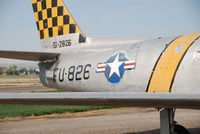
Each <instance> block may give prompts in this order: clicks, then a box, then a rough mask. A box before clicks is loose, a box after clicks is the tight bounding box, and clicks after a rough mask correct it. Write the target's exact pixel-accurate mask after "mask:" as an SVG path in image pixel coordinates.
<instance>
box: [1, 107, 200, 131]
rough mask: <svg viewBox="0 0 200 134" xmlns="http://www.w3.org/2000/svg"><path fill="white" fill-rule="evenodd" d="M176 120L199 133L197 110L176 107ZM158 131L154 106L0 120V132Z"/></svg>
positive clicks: (156, 113)
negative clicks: (150, 107) (149, 107)
mask: <svg viewBox="0 0 200 134" xmlns="http://www.w3.org/2000/svg"><path fill="white" fill-rule="evenodd" d="M176 120H177V121H178V122H179V123H180V124H182V125H184V126H185V127H187V128H188V130H189V131H190V132H191V134H200V112H199V111H198V110H182V109H181V110H177V112H176ZM47 133H48V134H75V133H78V134H158V133H159V113H158V112H157V111H155V110H154V109H140V108H122V109H112V110H100V111H90V112H84V113H76V114H74V115H73V114H71V115H68V114H66V115H65V114H62V115H52V116H42V117H32V118H31V117H29V118H28V117H27V118H23V119H21V118H18V119H17V118H16V119H7V120H1V121H0V134H47Z"/></svg>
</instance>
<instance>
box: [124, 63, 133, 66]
mask: <svg viewBox="0 0 200 134" xmlns="http://www.w3.org/2000/svg"><path fill="white" fill-rule="evenodd" d="M131 65H135V63H126V64H125V66H131Z"/></svg>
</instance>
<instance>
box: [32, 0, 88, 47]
mask: <svg viewBox="0 0 200 134" xmlns="http://www.w3.org/2000/svg"><path fill="white" fill-rule="evenodd" d="M31 1H32V6H33V11H34V15H35V20H36V25H37V29H38V33H39V37H40V39H41V40H42V39H47V38H51V37H56V36H59V35H67V34H75V33H76V34H80V35H79V43H82V42H85V40H86V37H85V35H84V34H83V33H82V31H81V30H80V28H79V26H78V25H77V23H76V22H75V20H74V18H73V17H72V16H71V14H70V12H69V11H68V10H67V8H66V6H65V5H64V3H63V1H62V0H31Z"/></svg>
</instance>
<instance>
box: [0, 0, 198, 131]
mask: <svg viewBox="0 0 200 134" xmlns="http://www.w3.org/2000/svg"><path fill="white" fill-rule="evenodd" d="M32 7H33V12H34V16H35V21H36V26H37V30H38V33H39V38H40V41H41V45H42V52H25V51H21V52H20V51H3V50H1V51H0V57H1V58H12V59H21V60H30V61H39V64H38V66H39V69H40V74H39V76H40V81H41V82H42V84H43V85H44V86H47V87H50V88H57V89H64V90H68V91H76V92H68V93H1V94H0V103H1V104H60V105H68V104H70V105H106V106H137V107H154V108H157V109H159V110H160V117H161V119H160V125H161V134H173V133H174V132H176V133H178V134H188V133H189V132H188V131H187V130H186V129H185V128H184V127H183V126H181V125H178V124H176V123H175V121H174V115H175V109H176V108H195V109H198V108H200V82H199V79H200V39H199V37H200V33H192V34H185V35H179V36H176V37H170V38H157V39H152V40H146V41H135V40H102V39H93V38H90V37H87V36H86V35H85V34H84V33H83V32H82V31H81V29H80V28H79V26H78V25H77V23H76V21H75V20H74V18H73V17H72V15H71V14H70V12H69V11H68V9H67V8H66V6H65V5H64V3H63V1H62V0H32Z"/></svg>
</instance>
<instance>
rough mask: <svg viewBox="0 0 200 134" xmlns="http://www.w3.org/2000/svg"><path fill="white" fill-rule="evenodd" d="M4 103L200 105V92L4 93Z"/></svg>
mask: <svg viewBox="0 0 200 134" xmlns="http://www.w3.org/2000/svg"><path fill="white" fill-rule="evenodd" d="M0 104H28V105H92V106H95V105H96V106H123V107H124V106H128V107H132V106H136V107H152V108H197V109H199V108H200V94H172V93H134V92H70V93H0Z"/></svg>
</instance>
